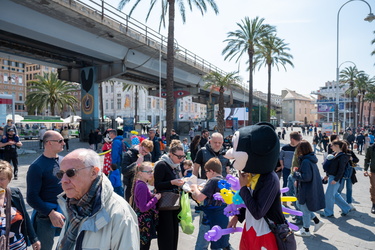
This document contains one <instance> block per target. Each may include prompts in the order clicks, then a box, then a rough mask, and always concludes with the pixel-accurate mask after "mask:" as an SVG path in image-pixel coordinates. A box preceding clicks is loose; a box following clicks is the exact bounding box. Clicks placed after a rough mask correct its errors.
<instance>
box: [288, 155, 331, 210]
mask: <svg viewBox="0 0 375 250" xmlns="http://www.w3.org/2000/svg"><path fill="white" fill-rule="evenodd" d="M299 160H300V166H299V169H298V171H296V172H294V173H293V177H294V178H295V179H296V180H297V182H298V185H297V198H298V202H299V203H300V204H302V205H303V204H306V206H307V208H308V209H309V210H310V211H312V212H314V211H318V210H320V209H323V208H325V199H324V191H323V184H322V178H321V176H320V173H319V169H318V166H317V165H316V163H317V162H318V158H316V156H315V154H314V153H310V154H307V155H303V156H300V157H299Z"/></svg>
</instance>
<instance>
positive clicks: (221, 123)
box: [216, 87, 225, 136]
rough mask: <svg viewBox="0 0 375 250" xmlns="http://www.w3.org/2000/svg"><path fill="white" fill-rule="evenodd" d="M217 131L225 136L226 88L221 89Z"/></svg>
mask: <svg viewBox="0 0 375 250" xmlns="http://www.w3.org/2000/svg"><path fill="white" fill-rule="evenodd" d="M216 121H217V130H218V132H219V133H220V134H222V135H223V136H224V126H225V121H224V88H223V87H220V90H219V110H218V112H217V120H216Z"/></svg>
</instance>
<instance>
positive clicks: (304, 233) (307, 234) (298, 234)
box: [294, 228, 311, 237]
mask: <svg viewBox="0 0 375 250" xmlns="http://www.w3.org/2000/svg"><path fill="white" fill-rule="evenodd" d="M294 235H295V236H301V237H309V236H311V233H310V232H306V231H305V229H303V228H301V229H300V230H299V231H297V232H295V233H294Z"/></svg>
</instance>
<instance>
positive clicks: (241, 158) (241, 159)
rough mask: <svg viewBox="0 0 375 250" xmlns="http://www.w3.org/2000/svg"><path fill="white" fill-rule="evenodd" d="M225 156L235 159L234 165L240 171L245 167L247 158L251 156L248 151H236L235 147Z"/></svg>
mask: <svg viewBox="0 0 375 250" xmlns="http://www.w3.org/2000/svg"><path fill="white" fill-rule="evenodd" d="M224 157H225V158H227V159H234V160H235V161H234V163H233V167H234V168H235V169H237V170H239V171H241V170H242V169H244V167H245V166H246V162H247V159H248V158H249V156H248V155H247V153H246V152H239V151H234V150H233V148H231V149H229V150H228V151H227V153H226V154H225V156H224Z"/></svg>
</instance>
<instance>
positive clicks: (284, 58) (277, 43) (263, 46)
mask: <svg viewBox="0 0 375 250" xmlns="http://www.w3.org/2000/svg"><path fill="white" fill-rule="evenodd" d="M288 45H289V44H287V43H284V40H283V39H280V38H278V37H276V34H270V35H269V36H268V37H263V38H262V39H261V40H260V45H259V51H257V52H256V54H255V58H254V66H256V65H259V69H260V67H261V66H263V65H264V66H265V67H267V70H268V94H267V121H268V122H270V121H271V69H272V67H274V66H276V67H277V70H279V64H280V65H282V66H283V67H284V69H285V71H286V67H285V65H286V64H289V65H291V66H292V67H294V65H293V63H292V62H291V61H290V59H293V56H292V55H291V54H289V53H288V52H286V51H287V50H290V49H289V48H288Z"/></svg>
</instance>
